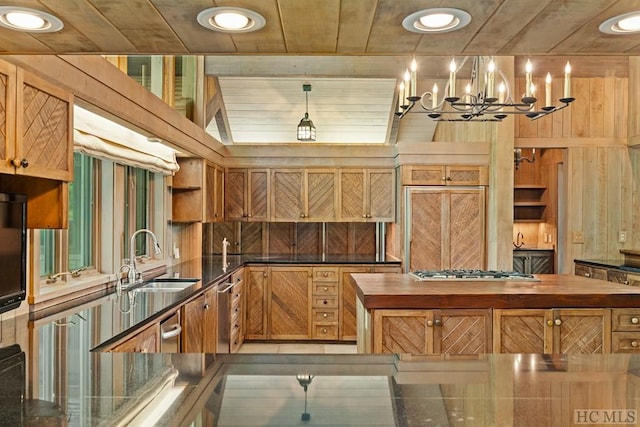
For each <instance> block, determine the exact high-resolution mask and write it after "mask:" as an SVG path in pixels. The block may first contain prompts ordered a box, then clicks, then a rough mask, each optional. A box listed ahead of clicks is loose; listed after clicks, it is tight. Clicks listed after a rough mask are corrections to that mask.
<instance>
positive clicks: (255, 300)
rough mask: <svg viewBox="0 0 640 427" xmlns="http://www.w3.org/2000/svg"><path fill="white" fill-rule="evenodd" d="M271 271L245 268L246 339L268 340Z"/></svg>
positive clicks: (254, 267) (257, 267)
mask: <svg viewBox="0 0 640 427" xmlns="http://www.w3.org/2000/svg"><path fill="white" fill-rule="evenodd" d="M268 279H269V269H268V267H266V266H250V267H246V268H245V295H246V305H247V309H246V312H245V338H246V339H257V340H264V339H267V310H268V299H267V296H268V284H269V281H268Z"/></svg>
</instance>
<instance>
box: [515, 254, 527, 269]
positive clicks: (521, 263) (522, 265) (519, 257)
mask: <svg viewBox="0 0 640 427" xmlns="http://www.w3.org/2000/svg"><path fill="white" fill-rule="evenodd" d="M526 260H527V257H526V256H525V255H524V254H521V253H516V252H514V253H513V271H515V272H517V273H523V274H524V273H526V272H527V266H526Z"/></svg>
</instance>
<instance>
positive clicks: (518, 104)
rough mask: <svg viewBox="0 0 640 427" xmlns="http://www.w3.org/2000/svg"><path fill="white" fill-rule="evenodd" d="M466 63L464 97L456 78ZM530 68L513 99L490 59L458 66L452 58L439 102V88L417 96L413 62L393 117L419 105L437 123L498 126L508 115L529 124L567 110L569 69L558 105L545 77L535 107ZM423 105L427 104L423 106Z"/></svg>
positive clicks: (483, 57) (473, 59) (569, 82)
mask: <svg viewBox="0 0 640 427" xmlns="http://www.w3.org/2000/svg"><path fill="white" fill-rule="evenodd" d="M467 61H471V73H470V76H469V77H468V80H467V84H466V86H465V90H464V93H460V92H458V91H457V90H456V83H457V81H458V74H459V72H460V70H461V69H462V68H463V67H464V66H465V63H466V62H467ZM532 72H533V65H532V64H531V61H527V64H526V68H525V93H524V94H521V95H515V94H514V96H513V97H512V94H511V89H510V87H509V81H508V79H507V78H506V76H505V75H504V74H503V73H502V71H501V70H499V69H498V68H497V67H496V64H495V62H494V61H493V58H492V57H486V56H475V57H465V58H464V59H463V60H462V61H461V63H460V65H458V63H457V62H456V60H455V58H453V59H452V60H451V62H450V63H449V81H448V82H447V85H446V86H445V88H444V90H443V94H442V98H438V93H439V91H438V85H437V84H434V85H433V88H432V89H431V91H427V92H424V93H423V94H422V95H418V94H417V87H416V86H417V64H416V60H415V58H414V59H413V61H412V62H411V65H410V68H409V69H407V70H406V71H405V74H404V79H403V80H402V81H401V83H400V87H399V89H398V110H397V112H396V115H398V116H400V118H402V117H404V116H405V115H406V114H407V113H408V112H409V111H411V109H412V108H413V106H414V105H415V104H416V103H417V102H418V101H420V106H421V107H422V109H423V110H424V111H426V113H427V115H428V116H429V117H430V118H432V119H434V120H438V121H484V122H486V121H493V122H496V121H497V122H500V121H502V120H503V119H505V118H506V117H507V116H508V115H513V114H523V115H526V116H527V117H529V118H530V119H532V120H535V119H539V118H540V117H544V116H546V115H548V114H551V113H553V112H556V111H558V110H561V109H563V108H565V107H567V106H568V105H569V104H570V103H571V102H573V101H574V98H572V97H571V65H570V64H569V63H568V62H567V65H566V66H565V69H564V90H563V96H562V98H560V100H559V101H560V103H561V105H558V106H556V105H554V101H553V100H552V98H551V74H550V73H547V76H546V79H545V85H544V89H545V91H544V95H545V98H544V103H543V104H542V106H537V103H538V99H537V98H536V96H535V95H536V88H535V86H534V84H533V83H532V79H533V78H532ZM425 102H426V104H425Z"/></svg>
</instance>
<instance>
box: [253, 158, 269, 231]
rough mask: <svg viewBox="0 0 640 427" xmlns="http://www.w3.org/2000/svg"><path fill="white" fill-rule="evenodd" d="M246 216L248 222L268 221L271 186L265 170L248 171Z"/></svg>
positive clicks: (267, 172)
mask: <svg viewBox="0 0 640 427" xmlns="http://www.w3.org/2000/svg"><path fill="white" fill-rule="evenodd" d="M248 174H249V176H248V185H249V187H248V190H247V215H248V218H249V221H269V215H270V208H269V201H270V194H271V185H270V182H269V171H268V170H267V169H249V171H248Z"/></svg>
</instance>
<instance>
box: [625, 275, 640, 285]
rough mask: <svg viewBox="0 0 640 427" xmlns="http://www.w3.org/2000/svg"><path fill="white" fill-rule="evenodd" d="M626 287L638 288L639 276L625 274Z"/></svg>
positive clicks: (639, 283)
mask: <svg viewBox="0 0 640 427" xmlns="http://www.w3.org/2000/svg"><path fill="white" fill-rule="evenodd" d="M627 285H629V286H640V275H638V274H632V273H627Z"/></svg>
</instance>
